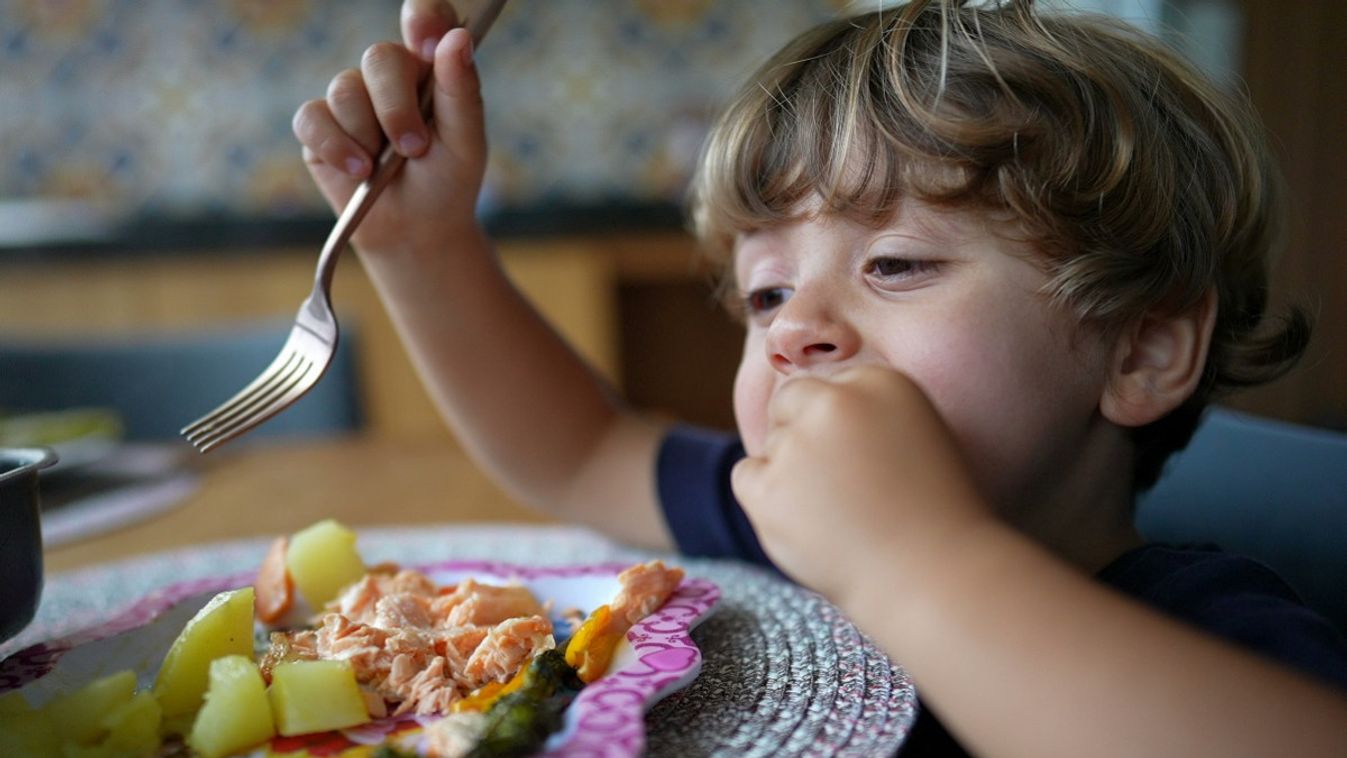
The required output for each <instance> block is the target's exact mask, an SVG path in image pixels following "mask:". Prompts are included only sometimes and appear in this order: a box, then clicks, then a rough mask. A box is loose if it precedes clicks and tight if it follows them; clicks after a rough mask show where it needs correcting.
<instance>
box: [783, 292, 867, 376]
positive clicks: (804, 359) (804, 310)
mask: <svg viewBox="0 0 1347 758" xmlns="http://www.w3.org/2000/svg"><path fill="white" fill-rule="evenodd" d="M766 347H767V359H768V361H769V362H770V363H771V364H772V367H773V368H775V369H776V370H777V371H780V372H782V373H787V374H789V373H791V372H794V371H798V370H800V369H807V368H812V367H817V366H820V365H824V364H833V363H838V362H841V361H845V360H847V359H849V358H851V357H852V356H854V355H856V353H857V351H859V350H860V336H859V335H858V334H857V333H856V331H855V329H854V328H852V326H851V325H850V324H849V323H847V322H846V321H845V320H842V319H839V318H836V317H834V315H833V314H830V313H828V312H827V311H825V310H824V309H822V308H820V307H818V306H817V305H811V304H809V303H807V302H805V301H804V300H803V298H801V297H800V296H799V294H798V293H797V294H796V295H795V296H794V297H792V298H790V299H789V300H787V301H786V303H785V304H784V305H783V306H782V309H781V310H780V311H779V312H778V313H777V314H776V316H775V317H774V318H773V319H772V323H771V326H769V327H768V330H767V344H766Z"/></svg>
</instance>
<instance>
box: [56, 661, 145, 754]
mask: <svg viewBox="0 0 1347 758" xmlns="http://www.w3.org/2000/svg"><path fill="white" fill-rule="evenodd" d="M135 692H136V675H135V673H134V672H132V671H129V670H128V671H119V672H117V673H115V674H112V675H111V676H105V677H103V678H101V679H95V680H94V681H92V682H90V683H88V684H86V685H84V686H83V687H81V688H80V689H78V690H75V691H74V692H71V693H69V694H66V695H62V696H61V697H58V698H56V699H54V700H52V701H51V702H49V703H47V705H46V710H47V716H48V718H49V719H50V720H51V723H52V725H53V726H55V727H56V728H57V729H58V730H59V731H60V733H61V735H62V736H63V737H68V738H69V739H70V740H71V741H73V742H78V743H80V744H83V745H87V744H91V743H93V742H95V741H97V740H98V739H99V738H101V737H102V736H103V732H104V731H105V729H104V728H103V717H105V716H107V715H108V712H109V711H111V710H112V709H113V708H115V707H117V706H118V705H121V704H123V703H126V702H128V701H129V700H131V696H132V695H134V694H135Z"/></svg>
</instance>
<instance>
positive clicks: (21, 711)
mask: <svg viewBox="0 0 1347 758" xmlns="http://www.w3.org/2000/svg"><path fill="white" fill-rule="evenodd" d="M60 754H61V747H60V742H59V741H58V740H57V739H56V730H54V729H53V728H52V725H51V720H50V719H49V718H48V717H47V712H46V711H45V710H43V709H41V708H33V707H32V706H30V705H28V701H27V700H25V699H24V698H23V695H20V694H19V693H17V692H11V693H9V694H8V695H5V696H3V697H0V755H31V756H39V757H45V756H59V755H60Z"/></svg>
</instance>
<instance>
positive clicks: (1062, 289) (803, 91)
mask: <svg viewBox="0 0 1347 758" xmlns="http://www.w3.org/2000/svg"><path fill="white" fill-rule="evenodd" d="M862 156H863V157H864V160H859V159H858V158H860V157H862ZM1283 195H1284V193H1283V188H1282V184H1281V180H1280V176H1279V174H1278V171H1277V169H1276V167H1275V165H1274V163H1273V159H1272V157H1271V154H1270V151H1269V150H1268V148H1267V146H1266V143H1265V137H1264V135H1263V129H1262V126H1261V124H1260V122H1259V120H1258V119H1257V117H1256V116H1255V115H1254V113H1253V112H1252V110H1251V108H1250V107H1249V106H1248V104H1247V103H1246V102H1244V101H1243V100H1242V99H1241V98H1238V97H1236V96H1234V95H1232V94H1230V93H1227V92H1224V91H1222V90H1221V89H1220V88H1218V87H1217V86H1215V85H1213V84H1212V83H1211V82H1209V81H1208V80H1207V79H1206V78H1205V77H1204V76H1203V75H1202V74H1200V73H1199V72H1198V71H1197V70H1196V69H1195V68H1194V67H1193V66H1192V65H1191V64H1189V63H1188V62H1187V61H1185V60H1184V59H1183V58H1182V57H1181V56H1179V55H1178V54H1176V53H1175V52H1173V51H1172V50H1170V49H1169V48H1167V47H1166V46H1165V45H1164V44H1162V43H1161V42H1159V41H1158V40H1156V39H1154V38H1152V37H1150V36H1149V35H1146V34H1145V33H1143V32H1140V31H1138V30H1136V29H1134V28H1132V27H1130V26H1128V25H1126V24H1124V23H1122V22H1118V21H1114V20H1112V19H1109V18H1105V17H1099V16H1093V15H1085V14H1049V13H1039V12H1037V10H1036V9H1035V8H1034V7H1033V3H1032V0H1014V1H1011V2H1002V3H992V4H988V5H970V4H969V3H967V2H962V1H960V0H917V1H914V2H909V3H906V4H904V5H901V6H897V7H895V8H890V9H885V10H881V11H875V12H871V13H866V14H863V15H859V16H854V17H851V18H843V19H839V20H836V21H833V22H830V23H827V24H824V25H822V26H819V27H817V28H815V29H813V30H811V31H809V32H807V33H805V34H803V35H801V36H799V37H798V38H796V39H795V40H793V41H792V42H790V43H789V44H787V45H786V46H785V47H784V48H783V49H782V50H781V51H780V52H779V53H777V54H776V56H774V57H773V58H772V59H771V60H769V61H768V62H767V63H766V64H765V65H764V66H763V67H762V68H761V69H760V70H759V71H758V73H757V74H756V75H755V76H754V77H752V78H751V79H750V80H749V82H748V83H747V84H746V85H745V87H744V88H743V89H742V90H741V91H740V93H739V95H738V97H737V98H736V99H735V100H734V101H733V102H732V104H731V105H730V106H729V107H728V109H727V110H726V111H725V112H724V113H723V115H722V116H721V118H720V119H719V121H718V122H717V123H716V125H715V127H714V128H713V130H712V133H711V136H710V138H709V140H708V141H707V143H706V146H705V148H704V153H703V157H702V162H701V165H700V168H699V171H698V173H697V175H696V177H695V179H694V181H693V185H692V189H691V197H690V200H691V218H692V224H693V229H694V232H695V233H696V235H697V236H698V238H699V240H700V241H701V243H702V246H703V247H704V249H705V250H706V251H707V253H708V254H709V255H710V256H711V257H712V259H713V260H714V261H716V262H717V263H719V264H721V270H722V273H723V276H724V277H726V280H727V281H728V277H729V276H732V274H731V273H730V269H731V267H730V266H729V265H728V263H729V261H730V258H731V256H732V254H733V247H734V240H735V238H736V236H737V235H738V234H740V233H742V232H745V231H749V230H753V229H758V228H762V227H765V226H769V225H772V224H775V223H779V222H782V221H785V220H787V219H790V218H792V217H793V216H795V215H798V214H799V212H800V211H799V209H800V208H801V207H802V206H803V205H804V204H806V203H807V201H810V200H817V201H818V202H817V203H816V206H815V207H821V208H822V209H823V211H824V212H827V213H838V214H845V215H847V216H849V217H852V218H857V219H861V220H864V221H867V222H869V223H874V224H882V223H883V222H884V221H885V220H886V219H888V218H890V217H891V216H892V214H893V213H894V211H895V210H896V207H897V204H898V202H899V201H900V200H901V199H902V198H903V197H904V196H911V197H916V198H919V199H921V200H923V201H926V202H929V203H933V204H936V205H937V206H945V207H977V208H983V209H988V210H992V211H998V212H1005V213H1008V214H1010V215H1012V216H1013V217H1014V218H1015V219H1016V220H1017V221H1018V222H1019V226H1020V228H1022V229H1024V230H1025V232H1026V233H1027V234H1028V236H1029V239H1030V240H1031V241H1032V242H1033V243H1034V247H1035V249H1036V250H1037V251H1038V252H1039V253H1041V261H1040V263H1041V265H1042V266H1043V267H1044V269H1045V270H1046V271H1047V272H1048V274H1049V276H1050V283H1049V286H1048V288H1047V292H1046V293H1045V294H1046V295H1047V296H1049V297H1051V298H1052V299H1053V300H1054V301H1055V302H1057V303H1059V304H1060V305H1062V306H1064V307H1068V308H1070V309H1072V310H1073V311H1074V312H1075V313H1076V314H1077V315H1078V317H1079V320H1080V322H1081V323H1082V324H1088V325H1092V326H1094V327H1096V328H1098V329H1100V330H1101V333H1102V334H1103V335H1104V336H1105V337H1106V338H1108V337H1111V336H1116V335H1117V334H1119V333H1120V332H1121V331H1122V330H1123V329H1125V328H1126V327H1127V325H1128V324H1130V323H1133V322H1135V321H1136V320H1137V319H1139V318H1141V317H1142V316H1143V315H1145V314H1147V313H1155V312H1169V313H1180V312H1184V311H1186V310H1187V309H1190V308H1193V307H1196V306H1197V304H1198V303H1200V301H1201V300H1202V299H1203V297H1204V296H1205V295H1206V294H1207V293H1208V292H1209V291H1211V290H1212V289H1213V288H1214V290H1215V292H1216V295H1217V302H1218V312H1217V316H1216V324H1215V330H1214V334H1213V337H1212V344H1211V348H1210V351H1209V354H1208V358H1207V365H1206V367H1205V372H1204V375H1203V378H1202V381H1201V385H1200V387H1199V389H1198V390H1197V392H1196V393H1195V394H1194V396H1193V397H1192V398H1191V399H1190V400H1189V401H1188V402H1187V403H1185V405H1184V406H1183V407H1182V408H1180V409H1179V410H1177V411H1175V412H1174V413H1172V414H1170V416H1168V417H1166V418H1165V419H1162V420H1160V421H1157V422H1155V423H1154V424H1151V425H1149V426H1147V427H1143V428H1140V429H1137V430H1135V437H1136V442H1137V450H1138V454H1137V464H1136V471H1135V476H1134V481H1135V484H1136V486H1137V488H1138V489H1142V488H1145V487H1147V486H1149V485H1150V484H1152V483H1153V482H1154V480H1155V479H1156V477H1157V476H1158V474H1159V472H1160V468H1161V466H1162V465H1163V463H1164V461H1165V459H1166V458H1167V457H1168V456H1169V454H1170V453H1172V452H1173V451H1174V450H1176V449H1179V448H1181V447H1182V446H1184V445H1186V444H1187V441H1188V439H1189V437H1190V436H1191V434H1192V431H1193V428H1194V427H1195V425H1196V423H1197V420H1198V418H1199V416H1200V414H1201V411H1202V409H1203V408H1204V407H1205V406H1206V404H1207V403H1208V402H1209V401H1210V400H1211V399H1212V398H1213V397H1214V396H1216V395H1217V394H1218V393H1220V392H1223V391H1225V390H1228V389H1231V388H1235V387H1240V386H1245V385H1252V384H1258V383H1261V382H1265V381H1268V380H1270V379H1272V378H1275V377H1276V376H1278V375H1280V374H1282V373H1283V372H1285V371H1286V370H1287V369H1289V368H1290V367H1291V366H1292V365H1293V364H1294V363H1295V361H1296V360H1298V359H1299V357H1300V355H1301V354H1302V353H1303V352H1304V349H1305V346H1306V343H1307V342H1308V340H1309V334H1310V322H1309V319H1308V317H1307V316H1306V315H1305V314H1304V313H1303V311H1301V310H1299V309H1296V308H1290V309H1289V310H1288V313H1287V314H1286V315H1285V316H1284V317H1282V318H1275V319H1274V318H1269V316H1268V313H1267V310H1268V269H1269V267H1270V265H1271V261H1272V259H1273V255H1274V253H1275V252H1276V251H1277V250H1278V248H1279V247H1280V244H1281V241H1282V233H1283V223H1284V222H1283V217H1284V213H1285V211H1284V207H1283V203H1284V200H1283Z"/></svg>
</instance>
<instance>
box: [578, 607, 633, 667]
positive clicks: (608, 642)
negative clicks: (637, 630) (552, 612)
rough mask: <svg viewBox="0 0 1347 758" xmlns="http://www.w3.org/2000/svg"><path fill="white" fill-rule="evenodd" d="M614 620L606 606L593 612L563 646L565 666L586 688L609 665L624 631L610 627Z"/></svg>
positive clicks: (613, 626)
mask: <svg viewBox="0 0 1347 758" xmlns="http://www.w3.org/2000/svg"><path fill="white" fill-rule="evenodd" d="M615 620H616V619H614V618H613V613H612V611H610V610H609V609H608V606H606V605H601V606H599V607H598V608H595V609H594V612H593V613H591V614H589V618H587V619H585V623H583V624H581V625H580V628H579V629H577V630H576V631H575V636H573V637H571V642H570V644H569V645H567V646H566V662H567V663H569V664H571V665H572V666H574V667H575V671H576V673H577V674H578V675H579V677H580V681H582V682H584V683H585V684H589V683H590V682H592V681H594V680H595V679H598V678H599V677H601V676H603V675H604V673H605V672H607V671H608V664H610V663H612V660H613V650H614V649H616V648H617V643H618V641H619V640H621V639H622V635H623V634H624V633H625V632H626V631H627V630H626V629H624V628H621V624H615V623H613V622H614V621H615Z"/></svg>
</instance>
